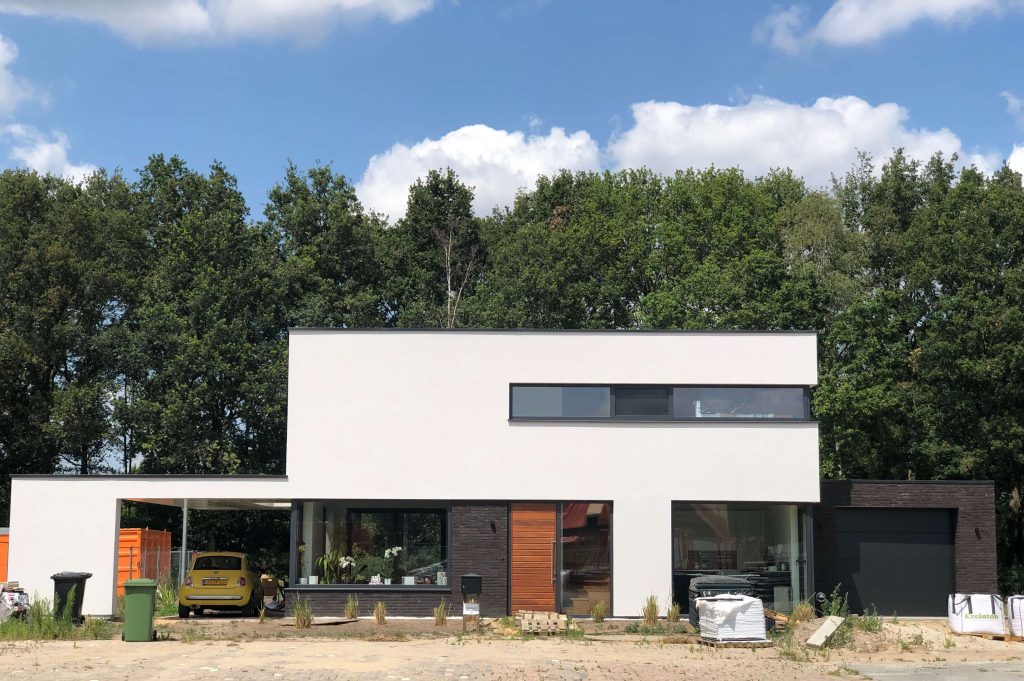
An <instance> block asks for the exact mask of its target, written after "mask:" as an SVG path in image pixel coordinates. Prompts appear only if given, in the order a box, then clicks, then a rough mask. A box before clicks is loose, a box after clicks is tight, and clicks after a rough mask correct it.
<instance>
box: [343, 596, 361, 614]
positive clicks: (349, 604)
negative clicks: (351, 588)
mask: <svg viewBox="0 0 1024 681" xmlns="http://www.w3.org/2000/svg"><path fill="white" fill-rule="evenodd" d="M345 619H348V620H355V619H359V597H358V596H356V595H355V594H349V595H348V600H347V601H345Z"/></svg>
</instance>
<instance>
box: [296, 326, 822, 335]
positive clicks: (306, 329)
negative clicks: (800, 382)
mask: <svg viewBox="0 0 1024 681" xmlns="http://www.w3.org/2000/svg"><path fill="white" fill-rule="evenodd" d="M328 331H329V332H337V333H481V334H519V333H523V334H529V333H545V334H547V333H550V334H592V333H597V334H602V333H603V334H616V333H617V334H622V335H633V334H636V335H652V336H656V335H671V336H676V335H678V336H755V335H765V336H788V335H794V336H817V335H818V331H817V330H816V329H780V330H776V331H768V330H764V329H747V330H744V329H705V330H700V329H528V328H521V329H478V328H458V329H433V328H429V329H428V328H417V329H407V328H397V327H391V326H382V327H359V328H346V327H337V326H292V327H289V328H288V332H289V333H310V332H314V333H315V332H328Z"/></svg>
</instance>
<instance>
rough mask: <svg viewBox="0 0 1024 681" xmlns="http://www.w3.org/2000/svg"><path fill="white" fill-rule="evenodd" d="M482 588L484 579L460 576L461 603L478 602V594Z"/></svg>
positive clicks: (476, 576) (474, 576) (475, 576)
mask: <svg viewBox="0 0 1024 681" xmlns="http://www.w3.org/2000/svg"><path fill="white" fill-rule="evenodd" d="M483 588H484V578H483V577H481V576H480V575H462V600H463V602H469V601H473V602H479V601H480V592H482V591H483Z"/></svg>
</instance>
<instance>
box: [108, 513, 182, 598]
mask: <svg viewBox="0 0 1024 681" xmlns="http://www.w3.org/2000/svg"><path fill="white" fill-rule="evenodd" d="M170 574H171V533H170V532H165V531H163V530H150V529H148V528H146V529H142V528H132V527H122V528H121V535H120V541H118V544H117V593H118V595H121V594H123V593H124V583H125V582H126V581H128V580H129V579H156V580H160V579H164V578H166V577H168V576H170Z"/></svg>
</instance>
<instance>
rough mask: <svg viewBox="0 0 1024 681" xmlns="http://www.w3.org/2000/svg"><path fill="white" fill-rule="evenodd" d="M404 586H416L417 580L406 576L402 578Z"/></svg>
mask: <svg viewBox="0 0 1024 681" xmlns="http://www.w3.org/2000/svg"><path fill="white" fill-rule="evenodd" d="M402 584H409V585H415V584H416V578H415V577H414V576H412V575H406V576H405V577H402Z"/></svg>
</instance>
